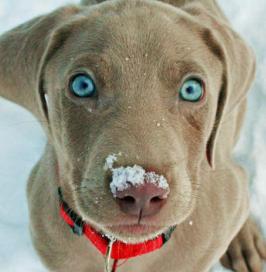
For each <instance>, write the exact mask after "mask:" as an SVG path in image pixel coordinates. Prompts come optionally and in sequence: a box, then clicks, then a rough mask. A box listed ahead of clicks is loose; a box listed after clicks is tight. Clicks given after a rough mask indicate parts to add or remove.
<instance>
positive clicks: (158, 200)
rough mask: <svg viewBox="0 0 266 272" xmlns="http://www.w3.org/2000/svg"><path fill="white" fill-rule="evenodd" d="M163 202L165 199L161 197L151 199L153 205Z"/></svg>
mask: <svg viewBox="0 0 266 272" xmlns="http://www.w3.org/2000/svg"><path fill="white" fill-rule="evenodd" d="M162 200H163V198H161V197H159V196H155V197H153V198H152V199H151V203H157V202H161V201H162Z"/></svg>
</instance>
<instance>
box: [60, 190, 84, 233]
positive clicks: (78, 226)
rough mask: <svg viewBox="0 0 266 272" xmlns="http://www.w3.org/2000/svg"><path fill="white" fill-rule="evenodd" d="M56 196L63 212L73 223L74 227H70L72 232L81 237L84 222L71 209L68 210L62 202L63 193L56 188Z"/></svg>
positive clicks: (66, 205)
mask: <svg viewBox="0 0 266 272" xmlns="http://www.w3.org/2000/svg"><path fill="white" fill-rule="evenodd" d="M58 196H59V200H60V203H61V204H62V205H63V209H64V211H65V212H66V213H67V214H68V215H69V217H70V218H71V220H72V221H73V222H74V226H70V227H71V229H72V232H73V233H74V234H76V235H78V236H82V235H83V233H84V222H83V220H82V219H81V217H79V216H78V215H77V214H76V213H75V212H74V211H73V210H72V209H70V208H69V206H68V204H67V203H66V202H65V201H64V198H63V193H62V190H61V188H60V187H59V188H58Z"/></svg>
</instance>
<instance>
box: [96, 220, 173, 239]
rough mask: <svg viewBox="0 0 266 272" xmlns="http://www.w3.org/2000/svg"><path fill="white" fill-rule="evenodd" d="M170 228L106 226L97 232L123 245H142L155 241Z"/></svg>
mask: <svg viewBox="0 0 266 272" xmlns="http://www.w3.org/2000/svg"><path fill="white" fill-rule="evenodd" d="M169 228H171V227H159V226H152V225H145V224H130V225H126V224H125V225H122V224H121V225H108V226H105V227H102V228H101V229H99V230H98V231H99V232H100V233H101V234H102V235H103V236H105V237H107V238H109V239H110V238H113V239H115V240H117V241H121V242H124V243H132V244H136V243H142V242H145V241H148V240H153V239H156V238H157V237H158V236H160V235H163V234H164V233H166V232H167V231H168V230H169Z"/></svg>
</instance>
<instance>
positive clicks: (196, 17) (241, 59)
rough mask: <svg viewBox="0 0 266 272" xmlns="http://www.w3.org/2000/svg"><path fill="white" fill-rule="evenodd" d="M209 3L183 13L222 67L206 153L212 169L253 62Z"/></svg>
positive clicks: (251, 73)
mask: <svg viewBox="0 0 266 272" xmlns="http://www.w3.org/2000/svg"><path fill="white" fill-rule="evenodd" d="M202 2H203V1H202ZM209 2H210V3H211V5H209V6H208V8H206V6H204V5H203V4H202V3H199V2H197V1H196V2H195V3H194V4H191V5H188V6H187V7H185V8H184V10H185V11H186V12H188V13H189V14H190V15H192V16H193V17H192V18H193V21H194V22H193V24H196V25H197V27H198V33H199V34H200V35H201V37H202V40H203V41H204V42H205V43H206V45H207V46H208V47H209V49H210V50H211V51H212V53H213V54H214V55H215V56H216V57H217V58H218V59H219V60H220V61H221V63H222V64H223V82H222V85H221V88H220V90H217V91H218V92H219V95H218V100H217V104H216V105H217V106H216V116H215V122H214V124H213V128H212V132H211V134H210V136H209V139H208V142H207V149H206V153H207V159H208V162H209V164H210V166H211V167H212V168H214V167H215V160H216V156H217V154H216V153H217V152H216V146H217V143H218V142H219V137H220V136H219V132H220V130H221V126H222V123H223V122H224V121H225V119H226V118H228V117H229V118H230V116H231V114H230V113H232V112H233V110H234V109H235V108H237V107H238V106H239V105H240V104H241V102H242V101H243V100H244V98H245V96H246V94H247V91H248V90H249V88H250V86H251V83H252V82H253V79H254V76H255V70H256V69H255V68H256V61H255V56H254V54H253V52H252V50H251V48H249V46H248V45H247V44H246V43H245V42H244V41H243V39H242V38H241V37H240V36H239V35H238V34H237V33H235V32H234V31H233V30H232V28H231V27H230V25H229V23H228V21H227V20H226V19H225V17H224V15H223V14H221V16H217V14H219V12H220V11H219V10H218V9H216V8H215V7H217V5H216V3H215V1H209ZM212 7H213V8H215V12H213V13H211V12H210V8H212ZM232 133H233V132H232ZM221 136H222V135H221ZM229 148H230V150H232V148H233V147H229ZM225 149H226V147H225ZM225 152H227V151H226V150H225Z"/></svg>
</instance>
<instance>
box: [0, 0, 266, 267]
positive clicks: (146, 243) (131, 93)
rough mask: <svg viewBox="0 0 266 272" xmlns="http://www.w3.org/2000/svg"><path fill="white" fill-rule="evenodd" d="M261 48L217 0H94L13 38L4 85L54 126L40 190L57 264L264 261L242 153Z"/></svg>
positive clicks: (35, 174) (44, 238)
mask: <svg viewBox="0 0 266 272" xmlns="http://www.w3.org/2000/svg"><path fill="white" fill-rule="evenodd" d="M254 59H255V58H254V55H253V53H252V51H251V49H250V48H249V47H248V46H247V45H246V43H245V42H244V41H243V40H242V38H241V37H240V36H239V35H238V34H237V33H235V32H234V31H233V30H232V29H231V27H230V25H229V23H228V21H227V20H226V18H225V17H224V15H223V14H222V12H221V10H220V9H219V7H218V6H217V4H216V2H215V0H194V1H193V0H168V1H155V0H110V1H84V2H82V3H81V4H80V5H73V6H66V7H63V8H59V9H57V10H55V11H54V12H52V13H50V14H47V15H43V16H40V17H38V18H35V19H33V20H31V21H29V22H27V23H25V24H23V25H21V26H19V27H17V28H15V29H13V30H11V31H8V32H7V33H5V34H3V35H2V36H1V37H0V95H1V96H3V97H4V98H7V99H9V100H11V101H13V102H15V103H17V104H19V105H22V106H23V107H25V108H26V109H28V110H29V111H31V112H32V113H33V114H34V115H35V116H36V118H37V119H38V120H39V121H40V122H41V124H42V125H43V128H44V130H45V131H46V134H47V139H48V141H47V145H46V148H45V151H44V154H43V156H42V157H41V159H40V160H39V162H38V163H37V165H36V166H35V167H34V169H33V170H32V173H31V176H30V179H29V182H28V188H27V193H28V202H29V209H30V222H31V223H30V230H31V235H32V240H33V243H34V246H35V248H36V250H37V252H38V254H39V255H40V257H41V259H42V261H43V263H44V264H45V265H46V267H47V268H48V269H49V271H64V272H66V271H86V272H87V271H89V272H100V271H104V270H105V271H121V272H125V271H126V272H136V271H138V272H150V271H155V272H174V271H178V272H204V271H210V269H211V267H212V266H213V265H214V264H215V263H216V262H217V261H219V260H220V259H221V260H222V263H223V264H224V266H226V267H227V268H230V269H232V270H234V271H239V272H247V271H252V272H261V271H262V263H263V259H265V258H266V246H265V242H264V240H263V237H262V235H261V233H260V231H259V229H258V228H257V226H256V224H255V223H254V221H252V219H250V216H249V196H248V182H247V175H246V173H245V171H244V170H243V169H242V168H241V167H240V166H239V165H237V164H236V163H235V162H234V160H233V158H232V150H233V147H234V145H235V143H236V142H237V140H238V137H239V134H240V129H241V126H242V123H243V118H244V113H245V109H246V93H247V91H248V89H249V88H250V85H251V83H252V80H253V78H254V74H255V60H254ZM29 140H30V139H29ZM171 234H172V235H171ZM166 242H167V243H166ZM123 259H125V260H126V262H125V261H123Z"/></svg>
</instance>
